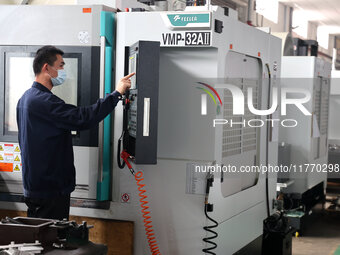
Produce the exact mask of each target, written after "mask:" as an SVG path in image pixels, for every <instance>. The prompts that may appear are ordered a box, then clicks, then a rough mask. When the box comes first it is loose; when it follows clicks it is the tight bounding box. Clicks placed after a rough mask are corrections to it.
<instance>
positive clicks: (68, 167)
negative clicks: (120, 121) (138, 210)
mask: <svg viewBox="0 0 340 255" xmlns="http://www.w3.org/2000/svg"><path fill="white" fill-rule="evenodd" d="M63 54H64V53H63V51H61V50H60V49H57V48H55V47H54V46H44V47H42V48H41V49H39V50H38V51H37V53H36V56H35V58H34V62H33V71H34V74H35V81H34V82H33V85H32V87H31V88H30V89H28V90H27V91H26V92H25V93H24V94H23V96H22V97H21V98H20V100H19V101H18V105H17V123H18V130H19V132H18V137H19V144H20V148H21V157H22V174H23V182H24V196H25V203H26V205H27V206H28V209H27V214H28V217H38V218H49V219H59V220H62V219H64V218H67V219H68V217H69V209H70V194H71V192H72V191H73V190H74V188H75V167H74V164H73V146H72V135H71V131H72V130H84V129H89V128H92V127H94V126H95V125H97V124H98V123H99V122H100V121H102V120H103V119H104V118H105V117H106V116H107V115H108V114H110V113H111V112H112V111H113V109H114V108H115V106H116V105H117V103H118V101H119V100H120V99H121V97H122V95H123V94H124V93H125V90H126V89H128V88H130V86H131V81H130V79H129V78H130V77H131V76H133V75H134V73H132V74H129V75H128V76H126V77H124V78H122V79H121V80H120V81H119V83H118V85H117V86H116V90H115V91H114V92H113V93H111V94H108V95H106V97H105V98H104V99H99V100H98V101H97V102H96V103H95V104H93V105H90V106H86V107H76V106H74V105H70V104H66V103H65V102H64V101H63V100H62V99H60V98H59V97H57V96H56V95H54V94H53V93H52V92H51V90H52V89H53V87H55V86H58V85H61V84H62V83H63V82H64V81H65V79H66V72H65V70H64V65H65V63H64V60H63V57H62V56H63Z"/></svg>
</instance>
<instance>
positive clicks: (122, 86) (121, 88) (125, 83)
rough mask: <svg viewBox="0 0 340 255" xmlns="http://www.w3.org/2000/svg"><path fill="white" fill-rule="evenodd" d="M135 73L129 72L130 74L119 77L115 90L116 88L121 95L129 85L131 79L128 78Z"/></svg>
mask: <svg viewBox="0 0 340 255" xmlns="http://www.w3.org/2000/svg"><path fill="white" fill-rule="evenodd" d="M135 74H136V73H130V74H128V75H127V76H125V77H123V78H121V79H120V80H119V82H118V85H117V87H116V90H117V91H118V92H119V93H120V94H122V95H123V94H124V93H125V91H126V90H127V89H130V87H131V80H130V78H131V77H132V76H134V75H135Z"/></svg>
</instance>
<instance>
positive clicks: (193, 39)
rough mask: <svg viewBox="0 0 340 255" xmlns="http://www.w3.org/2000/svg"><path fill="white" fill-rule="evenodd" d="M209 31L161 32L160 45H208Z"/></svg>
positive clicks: (209, 40)
mask: <svg viewBox="0 0 340 255" xmlns="http://www.w3.org/2000/svg"><path fill="white" fill-rule="evenodd" d="M210 43H211V33H210V32H176V33H163V34H162V39H161V45H162V46H210Z"/></svg>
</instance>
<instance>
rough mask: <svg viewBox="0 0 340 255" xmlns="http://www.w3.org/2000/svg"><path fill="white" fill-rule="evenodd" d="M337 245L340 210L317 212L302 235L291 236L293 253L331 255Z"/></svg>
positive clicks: (339, 231) (339, 240) (339, 242)
mask: <svg viewBox="0 0 340 255" xmlns="http://www.w3.org/2000/svg"><path fill="white" fill-rule="evenodd" d="M326 208H327V207H326ZM338 246H340V212H329V211H324V212H323V213H322V212H318V213H317V218H316V219H314V220H313V222H312V223H311V224H309V225H308V227H307V228H306V229H305V231H304V233H303V235H302V236H300V237H297V238H296V237H293V255H333V254H334V252H335V250H336V249H337V248H338Z"/></svg>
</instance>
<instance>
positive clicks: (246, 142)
mask: <svg viewBox="0 0 340 255" xmlns="http://www.w3.org/2000/svg"><path fill="white" fill-rule="evenodd" d="M235 86H238V87H239V88H240V89H241V90H242V91H243V94H244V116H239V115H233V98H232V94H231V92H230V90H229V89H225V90H224V102H223V103H224V107H223V116H224V119H226V120H228V124H226V125H223V138H222V139H223V141H222V157H229V156H233V155H239V154H242V153H243V152H247V151H253V150H256V147H257V131H258V129H259V128H256V127H249V126H248V121H249V120H251V119H258V116H256V115H255V114H253V113H251V112H250V111H249V109H248V105H247V101H248V88H249V87H252V88H253V94H252V96H253V106H254V108H255V109H258V108H259V102H261V98H260V94H259V92H258V81H257V80H249V79H242V80H241V84H240V85H235ZM231 122H232V123H233V125H232V126H231ZM234 123H240V124H234ZM252 125H258V123H255V122H254V123H252Z"/></svg>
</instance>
